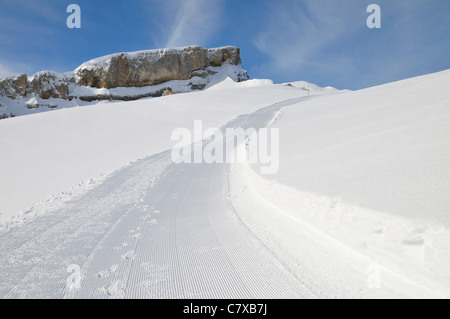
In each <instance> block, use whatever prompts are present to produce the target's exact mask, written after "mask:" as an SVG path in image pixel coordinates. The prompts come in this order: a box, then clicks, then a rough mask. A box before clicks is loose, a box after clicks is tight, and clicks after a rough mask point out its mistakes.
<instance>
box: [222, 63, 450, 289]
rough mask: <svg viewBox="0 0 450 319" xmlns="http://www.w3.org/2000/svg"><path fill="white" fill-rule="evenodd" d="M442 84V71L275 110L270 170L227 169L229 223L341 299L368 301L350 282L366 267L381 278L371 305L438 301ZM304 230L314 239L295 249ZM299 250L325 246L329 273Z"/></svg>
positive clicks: (443, 232) (448, 235)
mask: <svg viewBox="0 0 450 319" xmlns="http://www.w3.org/2000/svg"><path fill="white" fill-rule="evenodd" d="M449 81H450V70H448V71H443V72H440V73H436V74H431V75H427V76H422V77H418V78H413V79H408V80H404V81H400V82H395V83H390V84H387V85H383V86H379V87H374V88H369V89H365V90H361V91H356V92H346V93H342V94H338V95H330V96H320V97H315V98H313V99H309V100H306V101H302V102H301V103H297V104H296V105H292V106H288V107H284V108H283V109H282V110H281V115H279V116H278V118H277V120H276V121H275V122H274V124H273V126H274V127H277V128H279V129H280V134H281V141H280V149H281V153H280V170H279V172H278V173H277V174H275V175H272V176H260V175H258V174H257V173H258V172H259V169H258V167H257V166H253V167H251V166H248V165H247V166H243V167H234V168H233V170H232V174H231V177H230V178H231V181H230V185H231V186H232V195H231V196H232V198H235V200H234V205H235V207H236V209H237V210H238V212H239V214H240V215H241V216H242V218H243V219H244V220H246V221H247V222H246V224H247V225H248V227H249V228H250V229H251V230H252V231H254V232H255V233H256V234H259V236H261V237H262V238H264V239H265V240H266V243H268V245H269V246H270V247H272V250H273V251H279V254H280V255H279V258H283V259H284V260H287V261H288V264H289V265H290V267H292V269H293V271H303V272H310V274H309V275H307V276H306V277H307V278H316V279H313V280H312V282H311V285H313V284H315V283H318V282H320V281H321V280H323V277H324V276H329V277H328V278H327V280H326V282H327V283H328V284H330V283H334V284H336V285H342V287H343V290H344V291H342V292H341V293H342V294H344V295H348V296H353V297H354V296H356V295H354V294H355V292H356V291H358V289H362V288H364V289H363V290H362V296H364V297H371V296H373V293H374V291H372V290H368V289H367V287H365V286H361V285H360V284H359V285H358V282H359V281H358V279H357V275H356V273H365V272H366V271H367V269H369V267H370V266H371V265H374V267H375V268H376V269H379V271H380V273H381V276H382V278H383V280H382V282H383V286H382V289H381V290H379V291H378V292H377V293H376V294H375V296H377V297H379V296H380V295H381V296H388V297H394V296H398V295H403V296H404V295H406V296H408V297H413V298H417V297H419V298H422V297H446V298H448V297H449V296H450V273H449V269H450V230H449V227H450V215H449V214H450V213H449V208H450V197H449V196H448V194H450V182H449V181H450V167H449V165H448V163H449V160H450V145H449V144H448V136H450V126H449V125H448V123H450V108H449V106H450V91H449V90H448V83H449ZM292 224H294V225H295V226H292ZM311 229H312V230H314V231H315V232H317V230H319V231H320V232H319V234H320V236H318V235H317V234H316V236H315V235H310V236H309V237H308V238H306V239H305V238H304V237H305V233H308V232H310V231H311ZM330 240H333V241H334V244H333V245H332V243H331V242H330ZM336 240H337V242H336ZM305 241H306V242H309V244H307V245H308V246H310V247H317V246H319V247H320V246H323V245H326V246H327V247H335V248H334V249H331V250H330V251H329V252H328V253H329V254H330V255H333V258H332V260H333V264H332V266H331V267H328V266H327V265H326V263H325V262H326V259H327V258H330V257H329V256H328V257H326V256H322V258H323V261H320V258H321V257H320V254H319V253H318V251H320V249H315V250H314V249H313V250H311V251H309V250H308V249H307V248H305ZM325 241H328V243H327V244H324V242H325ZM299 242H302V243H303V244H302V245H301V247H299V245H297V244H296V243H299ZM288 243H292V244H291V245H289V244H288ZM341 244H344V246H341ZM281 247H283V248H281ZM348 248H351V252H352V253H353V254H356V257H355V258H352V257H351V256H348V257H347V259H348V260H352V261H354V267H355V275H354V276H350V277H349V276H348V274H347V272H345V271H344V272H342V273H340V272H339V271H338V270H337V269H338V268H339V267H341V266H339V265H340V263H341V262H340V261H339V260H342V256H346V255H348V251H347V254H346V253H345V250H347V249H348ZM336 252H338V253H336ZM309 259H319V261H318V262H315V263H311V264H308V263H307V262H305V260H309ZM345 262H346V261H345V260H342V265H344V264H345ZM317 265H320V267H322V270H321V271H319V274H316V270H317ZM342 267H343V266H342ZM315 276H319V278H322V279H319V278H317V277H315ZM352 283H354V289H352V288H351V287H352ZM317 289H318V291H321V292H323V291H322V288H321V287H317ZM355 289H356V290H355ZM324 293H329V292H328V291H325V292H324ZM330 297H332V296H330Z"/></svg>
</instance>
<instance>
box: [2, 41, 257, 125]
mask: <svg viewBox="0 0 450 319" xmlns="http://www.w3.org/2000/svg"><path fill="white" fill-rule="evenodd" d="M226 77H229V78H231V79H232V80H233V81H236V82H241V81H246V80H248V79H249V77H248V75H247V72H246V71H245V70H244V69H243V68H242V62H241V57H240V49H239V48H237V47H233V46H227V47H221V48H214V49H205V48H202V47H199V46H189V47H183V48H174V49H158V50H146V51H138V52H129V53H117V54H111V55H107V56H104V57H100V58H97V59H93V60H90V61H88V62H85V63H83V64H82V65H80V66H79V67H78V68H77V69H75V70H74V71H72V72H67V73H64V74H60V73H57V72H53V71H42V72H38V73H36V74H34V75H33V76H31V77H30V78H27V75H26V74H20V75H17V76H15V77H8V78H5V79H3V80H0V103H1V104H2V105H3V106H2V107H1V108H0V115H2V116H3V118H5V117H9V115H8V114H11V113H12V114H14V115H25V114H30V113H34V112H41V111H46V110H49V109H56V108H64V107H72V106H79V105H85V104H88V103H97V102H98V101H132V100H138V99H141V98H146V97H160V96H163V95H164V94H165V93H166V92H172V93H173V94H177V93H187V92H191V91H197V90H203V89H204V88H206V87H207V86H208V85H209V84H210V83H212V82H215V83H216V82H218V80H221V79H223V78H226ZM30 101H32V103H30ZM7 115H8V116H7Z"/></svg>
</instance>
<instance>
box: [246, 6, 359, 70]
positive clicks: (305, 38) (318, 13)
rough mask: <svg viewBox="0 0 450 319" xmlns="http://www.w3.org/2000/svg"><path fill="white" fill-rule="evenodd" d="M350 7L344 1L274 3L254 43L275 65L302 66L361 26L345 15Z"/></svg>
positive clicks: (281, 67)
mask: <svg viewBox="0 0 450 319" xmlns="http://www.w3.org/2000/svg"><path fill="white" fill-rule="evenodd" d="M348 9H349V6H348V5H343V2H342V0H336V1H332V2H327V4H326V6H324V5H323V3H322V2H321V1H316V0H306V1H301V2H300V1H286V2H283V3H275V2H273V3H271V5H270V12H271V16H270V18H269V20H268V22H267V25H266V27H265V28H263V29H262V31H261V32H260V33H259V34H258V35H257V36H256V37H255V38H254V40H253V44H254V45H255V46H256V47H257V48H258V49H259V50H260V51H262V52H264V53H266V54H267V55H269V56H270V57H271V58H272V61H273V67H275V68H279V69H282V70H292V69H299V68H300V67H301V66H303V65H305V64H307V63H308V60H309V58H310V57H312V56H314V55H315V54H316V53H317V52H319V51H321V50H323V49H325V48H326V47H327V46H328V45H330V44H332V43H334V41H337V40H338V39H339V38H340V37H342V36H344V35H346V36H348V35H349V34H351V33H352V32H354V31H355V30H356V29H357V28H358V27H360V25H359V24H358V23H356V24H355V23H354V22H353V21H349V20H348V19H345V18H343V17H345V16H348V15H349V12H348ZM355 9H356V10H357V8H355ZM355 9H352V10H355ZM344 10H345V11H344Z"/></svg>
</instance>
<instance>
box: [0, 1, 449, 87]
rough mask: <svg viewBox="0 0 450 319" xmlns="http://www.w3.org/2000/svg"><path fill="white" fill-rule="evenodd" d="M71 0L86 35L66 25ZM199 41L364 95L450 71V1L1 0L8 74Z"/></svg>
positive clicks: (1, 62) (256, 67) (265, 69)
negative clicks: (374, 9) (372, 9)
mask: <svg viewBox="0 0 450 319" xmlns="http://www.w3.org/2000/svg"><path fill="white" fill-rule="evenodd" d="M71 3H75V4H78V5H79V6H80V7H81V19H82V21H81V23H82V28H81V29H68V28H67V26H66V19H67V17H68V15H69V14H68V13H66V8H67V6H68V5H69V4H71ZM371 3H376V4H378V5H379V6H380V7H381V19H382V28H381V29H369V28H367V25H366V20H367V17H368V16H369V13H367V12H366V8H367V6H368V5H369V4H371ZM192 44H197V45H202V46H204V47H216V46H223V45H236V46H238V47H240V48H241V56H242V59H243V63H244V67H245V68H246V69H247V71H248V72H249V75H250V77H252V78H270V79H273V80H274V81H276V82H288V81H295V80H305V81H310V82H313V83H316V84H319V85H321V86H326V85H331V86H335V87H338V88H341V89H344V88H348V89H360V88H364V87H369V86H373V85H378V84H382V83H387V82H391V81H395V80H399V79H404V78H408V77H412V76H417V75H422V74H427V73H432V72H436V71H441V70H444V69H449V68H450V1H449V0H369V1H365V0H276V1H275V0H127V1H123V0H69V1H66V0H39V1H37V0H13V1H11V0H0V76H4V75H9V74H13V73H19V72H23V73H27V74H29V75H31V74H33V73H35V72H37V71H40V70H54V71H58V72H65V71H70V70H73V69H75V68H76V67H77V66H78V65H80V64H81V63H83V62H84V61H86V60H90V59H92V58H95V57H98V56H102V55H106V54H110V53H115V52H124V51H136V50H144V49H155V48H161V47H174V46H185V45H192Z"/></svg>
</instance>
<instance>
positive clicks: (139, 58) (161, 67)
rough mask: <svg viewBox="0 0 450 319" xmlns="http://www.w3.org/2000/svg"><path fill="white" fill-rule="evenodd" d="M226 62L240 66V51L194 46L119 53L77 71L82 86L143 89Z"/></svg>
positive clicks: (185, 77) (96, 60)
mask: <svg viewBox="0 0 450 319" xmlns="http://www.w3.org/2000/svg"><path fill="white" fill-rule="evenodd" d="M224 63H228V64H231V65H240V64H241V58H240V50H239V48H236V47H223V48H218V49H204V48H202V47H198V46H193V47H186V48H181V49H164V50H151V51H141V52H134V53H121V54H115V55H110V56H106V57H103V58H99V59H94V60H91V61H89V62H86V63H84V64H82V65H81V66H80V67H78V68H77V69H76V70H75V79H76V82H77V84H78V85H81V86H89V87H96V88H107V89H111V88H117V87H143V86H152V85H157V84H161V83H164V82H167V81H171V80H188V79H191V78H192V77H193V76H196V72H197V71H199V70H204V69H206V68H207V67H210V66H213V67H220V66H222V65H223V64H224Z"/></svg>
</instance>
